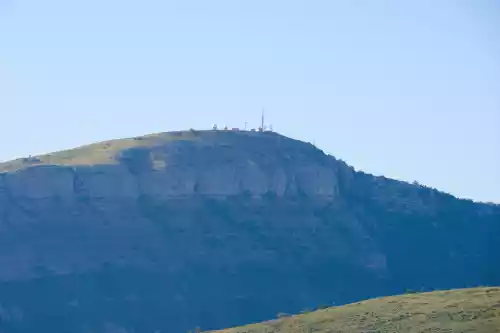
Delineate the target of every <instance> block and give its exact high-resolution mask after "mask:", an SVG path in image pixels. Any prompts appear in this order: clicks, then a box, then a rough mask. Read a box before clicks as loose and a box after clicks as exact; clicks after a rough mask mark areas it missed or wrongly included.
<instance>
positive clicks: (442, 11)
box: [0, 0, 500, 202]
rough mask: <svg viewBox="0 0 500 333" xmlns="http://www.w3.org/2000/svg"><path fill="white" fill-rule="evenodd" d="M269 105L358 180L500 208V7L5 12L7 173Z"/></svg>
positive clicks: (230, 6) (308, 2)
mask: <svg viewBox="0 0 500 333" xmlns="http://www.w3.org/2000/svg"><path fill="white" fill-rule="evenodd" d="M262 107H265V109H266V110H267V114H268V120H269V122H270V123H272V124H273V125H274V127H275V129H276V130H277V131H279V132H281V133H283V134H285V135H288V136H292V137H294V138H298V139H302V140H305V141H311V142H312V141H313V140H314V141H315V142H316V144H317V145H318V146H319V147H320V148H321V149H323V150H325V151H326V152H328V153H330V154H332V155H335V156H336V157H338V158H341V159H343V160H345V161H347V162H348V163H350V164H351V165H353V166H355V167H356V168H357V169H362V170H364V171H366V172H370V173H374V174H377V175H381V174H383V175H386V176H388V177H393V178H397V179H402V180H407V181H413V180H417V181H419V182H421V183H424V184H427V185H430V186H433V187H437V188H439V189H442V190H445V191H448V192H451V193H452V194H455V195H457V196H461V197H468V198H473V199H476V200H484V201H495V202H500V1H498V0H469V1H465V0H464V1H451V0H439V1H437V0H424V1H422V0H418V1H416V0H415V1H409V0H408V1H402V0H394V1H383V0H378V1H368V0H366V1H356V0H342V1H341V0H337V1H335V0H324V1H319V0H318V1H314V0H304V1H293V0H247V1H238V0H226V1H221V0H210V1H207V0H197V1H189V0H182V1H181V0H178V1H168V0H140V1H139V0H136V1H128V0H85V1H83V0H43V1H41V0H0V116H1V117H0V126H1V127H0V142H1V143H2V144H1V146H0V160H8V159H12V158H15V157H20V156H25V155H28V154H38V153H44V152H50V151H54V150H59V149H64V148H71V147H73V146H77V145H81V144H85V143H90V142H94V141H99V140H104V139H110V138H120V137H128V136H135V135H141V134H146V133H151V132H160V131H167V130H174V129H186V128H190V127H194V128H200V129H201V128H210V127H211V125H212V124H213V123H218V124H220V125H224V124H227V125H229V126H240V127H243V126H244V122H245V121H248V122H249V124H250V125H253V126H256V125H257V124H258V121H259V117H260V109H261V108H262ZM250 125H249V126H250Z"/></svg>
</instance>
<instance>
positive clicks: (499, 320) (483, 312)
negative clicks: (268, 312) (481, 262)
mask: <svg viewBox="0 0 500 333" xmlns="http://www.w3.org/2000/svg"><path fill="white" fill-rule="evenodd" d="M217 332H218V333H249V332H251V333H278V332H280V333H310V332H316V333H327V332H351V333H365V332H400V333H417V332H418V333H420V332H449V333H453V332H475V333H495V332H500V288H472V289H463V290H447V291H439V292H431V293H421V294H411V295H403V296H397V297H383V298H379V299H372V300H367V301H363V302H359V303H354V304H349V305H344V306H339V307H332V308H329V309H325V310H318V311H315V312H311V313H306V314H303V315H298V316H293V317H288V318H282V319H278V320H273V321H268V322H265V323H262V324H255V325H248V326H245V327H239V328H233V329H228V330H223V331H217ZM213 333H215V332H213Z"/></svg>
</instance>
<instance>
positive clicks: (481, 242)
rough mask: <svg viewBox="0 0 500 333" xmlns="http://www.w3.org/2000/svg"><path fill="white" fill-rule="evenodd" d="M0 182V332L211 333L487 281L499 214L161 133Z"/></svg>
mask: <svg viewBox="0 0 500 333" xmlns="http://www.w3.org/2000/svg"><path fill="white" fill-rule="evenodd" d="M0 172H1V173H0V310H1V311H0V332H2V333H4V332H8V333H11V332H38V331H40V330H42V329H43V330H45V331H50V332H65V333H66V332H111V331H117V330H118V331H120V330H121V332H182V331H185V330H187V329H192V328H194V327H195V326H201V327H202V328H204V329H212V328H222V327H228V326H234V325H240V324H245V323H249V322H255V321H260V320H265V319H269V318H272V317H273V316H275V314H276V313H277V312H299V311H300V310H302V309H304V308H307V307H315V306H318V305H320V304H321V303H328V304H331V303H332V302H336V303H337V304H340V303H344V302H349V301H353V300H356V299H361V298H366V297H370V296H379V295H386V294H391V293H397V292H401V291H403V290H404V289H406V288H413V289H421V288H425V289H430V288H453V287H462V286H470V285H477V284H482V285H485V284H498V283H500V271H499V269H498V267H497V265H496V264H495V263H496V262H497V261H498V257H499V256H500V248H499V246H498V244H500V242H499V241H500V208H499V206H496V205H487V204H478V203H473V202H470V201H465V200H458V199H456V198H454V197H452V196H450V195H447V194H444V193H442V192H439V191H437V190H434V189H430V188H425V187H422V186H414V185H410V184H407V183H404V182H398V181H394V180H390V179H386V178H383V177H373V176H371V175H367V174H364V173H360V172H355V170H354V169H353V168H351V167H349V166H348V165H346V164H345V163H343V162H342V161H339V160H336V159H335V158H333V157H331V156H327V155H325V154H323V152H321V151H320V150H318V149H316V148H314V147H313V146H312V145H309V144H306V143H303V142H299V141H295V140H292V139H289V138H285V137H283V136H280V135H278V134H275V133H253V132H213V131H206V132H180V133H165V134H159V135H154V136H147V137H141V138H135V139H127V140H118V141H110V142H105V143H101V144H96V145H91V146H87V147H82V148H79V149H76V150H71V151H66V152H61V153H55V154H50V155H45V156H39V157H36V158H30V159H21V160H17V161H13V162H9V163H5V164H3V165H2V164H0ZM48 300H50V301H48Z"/></svg>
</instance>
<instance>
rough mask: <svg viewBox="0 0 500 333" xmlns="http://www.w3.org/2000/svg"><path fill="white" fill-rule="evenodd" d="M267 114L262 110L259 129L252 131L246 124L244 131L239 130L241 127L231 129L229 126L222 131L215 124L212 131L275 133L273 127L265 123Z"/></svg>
mask: <svg viewBox="0 0 500 333" xmlns="http://www.w3.org/2000/svg"><path fill="white" fill-rule="evenodd" d="M265 120H266V119H265V113H264V110H262V116H261V119H260V126H259V127H257V128H250V129H247V124H248V123H247V122H245V127H244V128H243V129H241V128H239V127H229V126H227V125H226V126H224V127H223V128H222V129H219V126H218V125H217V124H213V125H212V130H213V131H219V130H223V131H232V132H240V131H250V132H274V131H273V125H271V124H269V125H266V121H265Z"/></svg>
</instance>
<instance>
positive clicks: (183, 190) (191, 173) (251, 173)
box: [3, 133, 338, 200]
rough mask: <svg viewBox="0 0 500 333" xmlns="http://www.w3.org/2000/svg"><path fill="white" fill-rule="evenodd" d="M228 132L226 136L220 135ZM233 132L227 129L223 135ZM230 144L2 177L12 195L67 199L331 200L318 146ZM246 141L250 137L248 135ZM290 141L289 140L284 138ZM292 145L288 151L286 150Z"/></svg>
mask: <svg viewBox="0 0 500 333" xmlns="http://www.w3.org/2000/svg"><path fill="white" fill-rule="evenodd" d="M226 134H229V133H226ZM231 134H233V133H231ZM233 139H234V141H235V142H234V143H231V144H229V143H222V144H218V143H217V142H199V141H173V142H169V143H167V144H165V145H162V146H156V147H145V148H144V147H141V148H133V149H129V150H126V151H123V152H122V153H121V154H120V155H119V156H118V158H117V163H116V164H109V165H76V166H56V165H39V166H31V167H28V168H25V169H21V170H18V171H16V172H10V173H7V174H4V175H3V177H4V178H5V180H4V185H3V186H4V188H5V191H7V192H8V193H10V196H11V197H12V198H13V199H16V198H20V199H21V198H22V199H34V200H36V199H43V198H45V199H46V198H54V197H65V198H68V197H71V196H75V195H80V196H81V195H83V196H89V197H91V198H120V197H129V198H138V197H139V196H141V195H151V196H154V197H159V198H165V199H166V198H176V197H186V196H194V195H205V196H234V195H239V194H242V193H249V194H251V195H253V196H262V195H264V194H266V193H274V194H276V195H277V196H279V197H282V196H286V195H297V194H299V193H300V194H303V195H306V196H322V197H330V198H333V197H335V195H337V193H338V188H337V187H338V186H337V175H336V173H335V169H334V168H333V163H332V161H331V160H330V159H329V158H328V157H327V156H326V155H324V154H322V153H321V152H320V151H314V154H313V155H315V156H314V158H312V159H311V158H310V156H307V154H304V152H308V149H312V148H309V147H308V146H307V145H306V144H303V143H299V142H293V145H291V144H290V142H286V143H285V144H283V141H284V140H289V139H284V138H282V137H280V136H277V135H275V134H271V133H268V134H262V138H259V139H257V142H258V145H257V146H248V147H247V146H245V144H244V143H241V142H238V141H242V140H248V138H246V137H244V136H243V137H238V136H236V135H235V137H234V138H233ZM250 140H251V139H250ZM290 141H291V140H290ZM290 147H293V149H295V151H288V149H290Z"/></svg>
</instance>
